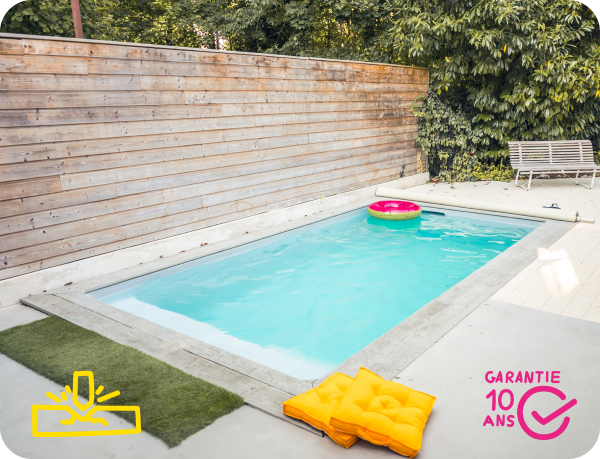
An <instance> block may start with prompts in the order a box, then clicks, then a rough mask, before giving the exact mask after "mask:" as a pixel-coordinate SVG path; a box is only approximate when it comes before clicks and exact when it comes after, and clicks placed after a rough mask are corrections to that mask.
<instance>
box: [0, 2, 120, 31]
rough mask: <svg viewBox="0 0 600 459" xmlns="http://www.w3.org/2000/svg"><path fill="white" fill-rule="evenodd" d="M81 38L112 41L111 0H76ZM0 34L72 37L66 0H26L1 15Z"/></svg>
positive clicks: (68, 4) (71, 16) (68, 7)
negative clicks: (2, 16) (77, 0)
mask: <svg viewBox="0 0 600 459" xmlns="http://www.w3.org/2000/svg"><path fill="white" fill-rule="evenodd" d="M79 8H80V10H81V22H82V26H83V35H84V38H95V39H98V40H108V39H112V38H113V33H112V24H113V17H112V15H111V10H112V8H114V3H113V0H80V2H79ZM0 31H1V32H9V33H21V34H29V35H54V36H60V37H75V31H74V28H73V14H72V11H71V1H70V0H27V1H25V2H21V3H17V4H16V5H15V6H13V7H12V8H11V9H10V10H9V11H8V12H7V13H6V15H5V16H4V19H3V20H2V24H1V25H0Z"/></svg>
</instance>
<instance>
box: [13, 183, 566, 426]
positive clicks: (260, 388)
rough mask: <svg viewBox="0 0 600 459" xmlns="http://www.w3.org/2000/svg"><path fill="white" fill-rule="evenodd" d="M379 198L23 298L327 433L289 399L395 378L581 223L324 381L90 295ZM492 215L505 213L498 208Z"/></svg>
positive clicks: (527, 246) (552, 225)
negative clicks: (289, 410)
mask: <svg viewBox="0 0 600 459" xmlns="http://www.w3.org/2000/svg"><path fill="white" fill-rule="evenodd" d="M354 193H356V192H354ZM377 199H378V198H377V197H375V196H373V195H371V196H370V197H368V198H366V199H365V198H363V199H360V200H355V201H353V202H351V203H349V204H346V205H343V206H338V207H336V208H333V209H329V210H328V211H327V212H325V213H324V212H319V213H315V214H313V215H311V216H310V217H308V216H306V218H304V219H302V220H299V219H294V220H292V219H290V220H289V221H288V222H286V223H283V224H280V225H276V226H270V227H267V228H264V229H262V230H260V231H257V232H254V233H253V234H252V235H250V234H247V235H244V236H242V237H239V238H236V239H227V240H223V241H221V242H219V243H217V244H215V245H213V246H211V248H210V249H209V248H208V247H199V248H197V249H195V250H192V251H189V252H186V253H184V254H178V255H176V256H172V257H169V258H168V259H159V260H155V261H154V262H152V263H150V264H148V263H146V264H142V265H136V266H132V267H130V268H127V269H124V270H121V271H117V272H114V273H112V274H109V275H104V276H102V277H101V278H94V279H88V280H85V281H82V282H79V283H76V284H72V285H66V286H64V287H61V288H58V289H55V290H53V291H51V292H49V293H48V294H45V295H36V296H29V297H27V298H24V299H22V302H23V303H25V304H27V305H29V306H31V307H34V308H36V309H38V310H41V311H43V312H45V313H48V314H53V315H58V316H60V317H62V318H64V319H65V320H68V321H71V322H73V323H75V324H77V325H79V326H82V327H84V328H87V329H90V330H93V331H96V332H98V333H100V334H102V335H104V336H107V337H108V338H111V339H113V340H115V341H117V342H120V343H122V344H125V345H128V346H132V347H135V348H136V349H138V350H140V351H142V352H145V353H147V354H149V355H152V356H154V357H156V358H159V359H160V360H163V361H165V362H167V363H169V364H171V365H173V366H176V367H178V368H180V369H182V370H183V371H186V372H187V373H190V374H193V375H195V376H198V377H200V378H202V379H205V380H207V381H209V382H212V383H214V384H217V385H219V386H221V387H224V388H226V389H228V390H231V391H232V392H235V393H238V394H239V395H241V396H242V397H244V399H245V400H246V403H248V404H249V405H251V406H254V407H256V408H258V409H260V410H262V411H265V412H267V413H269V414H272V415H274V416H277V417H279V418H281V419H285V420H286V421H288V422H291V423H293V424H295V425H298V426H299V427H302V428H304V429H306V430H309V431H312V432H314V433H319V434H322V433H321V432H319V431H316V430H315V429H312V428H310V426H307V425H306V424H304V423H300V422H298V421H295V420H292V419H290V418H287V417H285V416H284V415H283V414H282V410H281V402H283V401H285V400H286V399H288V398H290V397H292V396H294V395H297V394H299V393H302V392H304V391H306V390H307V389H309V388H311V387H314V386H316V385H318V384H319V383H320V382H321V381H322V380H323V379H324V378H326V377H327V376H328V375H329V374H332V373H334V372H337V371H341V372H344V373H346V374H349V375H354V374H355V373H356V371H358V369H359V368H360V366H365V367H368V368H370V369H372V370H373V371H375V372H377V373H379V374H380V375H381V376H383V377H384V378H386V379H391V378H393V377H394V376H396V375H397V374H398V373H399V372H400V371H402V369H404V368H406V366H408V365H409V364H410V363H411V362H412V361H413V360H415V359H416V358H417V357H418V356H419V355H421V354H422V353H423V352H425V351H426V350H427V349H428V348H429V347H430V346H431V345H433V344H434V343H435V342H436V341H437V340H438V339H440V338H441V337H442V336H443V335H445V334H446V333H448V331H450V330H451V329H452V328H453V327H454V326H456V325H457V324H458V323H459V322H460V321H462V320H463V319H464V318H465V317H466V316H467V315H469V314H470V313H471V312H472V311H474V310H475V309H476V308H477V307H479V306H480V305H481V304H483V303H484V302H485V301H486V300H488V299H489V298H490V297H491V296H492V295H493V294H494V293H495V292H496V291H497V290H499V289H500V288H501V287H502V286H503V285H504V284H506V283H507V282H508V281H509V280H510V279H512V278H513V277H514V276H515V275H516V274H517V273H519V272H520V271H521V270H522V269H523V268H525V267H526V266H527V265H529V264H530V263H531V262H532V261H534V260H535V259H536V258H537V256H538V249H539V248H540V247H543V248H548V247H550V246H551V245H552V244H553V243H554V242H556V241H557V240H558V239H559V238H560V237H562V236H563V235H564V234H565V233H566V232H567V231H569V230H570V229H571V228H572V227H573V226H574V223H566V222H557V221H545V222H544V223H543V224H542V225H541V226H540V227H539V228H537V229H535V230H534V231H532V232H531V233H530V234H529V235H527V236H526V237H524V238H523V239H521V240H520V241H519V242H517V243H516V244H514V245H513V246H512V247H510V248H509V249H507V250H506V251H505V252H503V253H502V254H500V255H498V256H497V257H496V258H494V259H493V260H491V261H490V262H488V263H487V264H486V265H484V266H482V267H481V268H479V269H478V270H477V271H475V272H474V273H472V274H471V275H470V276H468V277H467V278H465V279H464V280H463V281H461V282H459V283H458V284H457V285H455V286H454V287H452V288H451V289H449V290H448V291H446V292H445V293H444V294H442V295H441V296H439V297H438V298H436V299H435V300H433V301H431V302H430V303H428V304H427V305H425V306H424V307H423V308H421V309H420V310H419V311H417V312H416V313H414V314H413V315H412V316H410V317H409V318H407V319H406V320H404V321H403V322H401V323H400V324H399V325H397V326H396V327H394V328H393V329H392V330H390V331H389V332H387V333H386V334H384V335H383V336H381V337H380V338H378V339H377V340H375V341H374V342H373V343H371V344H369V345H368V346H366V347H365V348H363V349H362V350H361V351H359V352H358V353H357V354H355V355H354V356H352V357H350V358H349V359H348V360H346V361H345V362H343V363H342V364H341V365H340V366H338V367H337V368H335V369H334V370H332V371H331V372H330V373H328V374H327V375H325V376H324V377H322V378H320V379H318V380H316V381H303V380H300V379H297V378H293V377H291V376H288V375H285V374H283V373H280V372H278V371H276V370H273V369H271V368H268V367H266V366H263V365H260V364H257V363H255V362H252V361H249V360H247V359H245V358H243V357H240V356H237V355H234V354H231V353H229V352H227V351H224V350H222V349H219V348H217V347H214V346H211V345H209V344H206V343H203V342H201V341H199V340H196V339H193V338H190V337H188V336H186V335H183V334H180V333H177V332H174V331H172V330H169V329H167V328H165V327H163V326H161V325H158V324H154V323H152V322H149V321H147V320H144V319H141V318H139V317H137V316H134V315H133V314H129V313H126V312H124V311H121V310H119V309H117V308H114V307H112V306H109V305H107V304H105V303H102V302H101V301H98V300H95V299H93V298H91V297H89V296H87V295H85V293H87V292H90V291H92V290H96V289H98V288H102V287H105V286H107V285H112V284H115V283H118V282H122V281H125V280H128V279H132V278H135V277H139V276H141V275H145V274H148V273H150V272H154V271H158V270H162V269H165V268H167V267H170V266H174V265H177V264H181V263H183V262H185V261H189V260H190V259H195V258H199V257H203V256H206V255H210V254H213V253H217V252H219V251H223V250H227V249H230V248H233V247H236V246H239V245H243V244H247V243H249V242H252V241H256V240H259V239H263V238H265V237H268V236H272V235H274V234H278V233H282V232H286V231H289V230H291V229H296V228H299V227H302V226H306V225H309V224H311V223H315V222H318V221H321V220H324V219H326V218H330V217H333V216H337V215H340V214H343V213H346V212H349V211H352V210H355V209H358V208H360V207H364V206H366V205H368V204H370V203H371V202H374V201H376V200H377ZM297 207H301V206H297ZM437 207H442V206H437ZM460 210H461V211H463V212H464V211H465V210H464V209H460ZM486 214H489V215H498V214H497V213H492V212H486ZM512 217H513V218H514V216H512ZM536 220H538V221H539V219H536Z"/></svg>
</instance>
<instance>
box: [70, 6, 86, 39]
mask: <svg viewBox="0 0 600 459" xmlns="http://www.w3.org/2000/svg"><path fill="white" fill-rule="evenodd" d="M71 9H72V10H73V25H74V26H75V38H83V27H82V26H81V11H80V10H79V0H71Z"/></svg>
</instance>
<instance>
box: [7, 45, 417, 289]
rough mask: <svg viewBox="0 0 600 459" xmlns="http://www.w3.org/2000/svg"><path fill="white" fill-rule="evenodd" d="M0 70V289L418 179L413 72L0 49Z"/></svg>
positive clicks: (227, 56) (110, 51)
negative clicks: (31, 275)
mask: <svg viewBox="0 0 600 459" xmlns="http://www.w3.org/2000/svg"><path fill="white" fill-rule="evenodd" d="M0 55H1V56H0V263H1V264H0V279H5V278H8V277H12V276H17V275H21V274H25V273H28V272H32V271H36V270H39V269H44V268H48V267H51V266H55V265H59V264H62V263H68V262H70V261H74V260H78V259H81V258H85V257H89V256H93V255H98V254H101V253H106V252H109V251H113V250H118V249H122V248H125V247H130V246H133V245H137V244H142V243H145V242H149V241H154V240H157V239H160V238H165V237H169V236H174V235H177V234H181V233H184V232H188V231H193V230H197V229H200V228H205V227H207V226H211V225H216V224H219V223H222V222H226V221H231V220H234V219H238V218H242V217H246V216H250V215H254V214H258V213H262V212H266V211H267V210H269V209H276V208H281V207H285V206H290V205H294V204H298V203H301V202H305V201H309V200H313V199H318V198H320V197H323V196H328V195H332V194H336V193H342V192H345V191H349V190H352V189H356V188H360V187H365V186H369V185H374V184H377V183H381V182H384V181H389V180H394V179H397V178H399V177H402V176H408V175H412V174H415V173H417V169H418V166H417V153H418V151H419V150H418V148H417V146H416V143H415V139H416V136H417V119H416V118H415V117H413V116H411V114H410V110H409V105H410V104H411V103H412V101H413V100H414V98H415V97H416V96H417V95H419V94H422V93H426V92H427V88H428V74H427V71H426V70H424V69H417V68H411V67H403V66H390V65H379V64H366V63H356V62H344V61H329V60H319V59H306V58H284V57H278V56H267V55H258V54H245V53H228V52H215V51H209V50H191V49H184V48H169V47H157V46H139V45H121V44H105V43H102V42H92V41H87V42H78V41H74V40H56V39H53V40H45V39H35V38H33V37H32V38H22V37H21V38H17V37H11V36H10V35H6V34H3V35H2V36H0ZM423 162H424V158H423ZM420 166H421V167H426V165H423V164H421V165H420Z"/></svg>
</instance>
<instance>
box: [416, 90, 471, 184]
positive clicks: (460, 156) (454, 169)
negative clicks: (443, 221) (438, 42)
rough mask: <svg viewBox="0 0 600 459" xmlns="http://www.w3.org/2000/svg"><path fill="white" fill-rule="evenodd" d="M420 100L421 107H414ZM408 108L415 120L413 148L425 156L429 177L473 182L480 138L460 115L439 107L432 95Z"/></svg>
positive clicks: (442, 105)
mask: <svg viewBox="0 0 600 459" xmlns="http://www.w3.org/2000/svg"><path fill="white" fill-rule="evenodd" d="M421 99H425V104H423V105H421V104H417V102H418V101H419V100H421ZM410 108H411V111H412V112H413V113H414V114H415V115H416V116H418V117H419V136H418V138H417V144H418V145H419V146H420V147H421V151H422V152H423V153H424V154H426V155H427V156H428V164H429V173H430V175H431V176H432V177H439V179H440V180H441V181H443V182H454V181H459V182H464V181H470V180H474V179H475V177H474V175H473V170H474V167H475V166H476V164H477V155H476V149H477V145H479V144H480V143H481V138H480V137H479V135H478V134H477V133H476V132H475V131H474V130H473V129H472V128H471V122H470V121H469V120H468V119H467V118H466V117H465V116H464V114H462V113H461V112H456V111H454V110H453V109H452V108H451V107H449V106H448V105H446V104H444V103H442V102H441V101H440V99H439V97H438V96H437V94H435V93H434V92H432V91H429V94H428V96H427V97H425V96H424V95H423V96H420V97H417V99H416V100H415V102H414V103H413V104H412V105H411V107H410Z"/></svg>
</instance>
